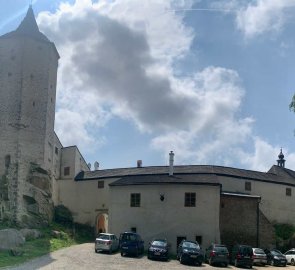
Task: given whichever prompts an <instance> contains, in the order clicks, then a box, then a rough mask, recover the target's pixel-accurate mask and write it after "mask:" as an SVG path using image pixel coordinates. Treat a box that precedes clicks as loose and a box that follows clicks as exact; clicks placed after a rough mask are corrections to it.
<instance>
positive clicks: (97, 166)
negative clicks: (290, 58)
mask: <svg viewBox="0 0 295 270" xmlns="http://www.w3.org/2000/svg"><path fill="white" fill-rule="evenodd" d="M94 170H95V171H97V170H99V163H98V162H97V161H95V162H94Z"/></svg>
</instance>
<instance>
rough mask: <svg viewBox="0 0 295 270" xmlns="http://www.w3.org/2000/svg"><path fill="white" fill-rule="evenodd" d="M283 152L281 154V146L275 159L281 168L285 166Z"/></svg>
mask: <svg viewBox="0 0 295 270" xmlns="http://www.w3.org/2000/svg"><path fill="white" fill-rule="evenodd" d="M284 157H285V156H284V154H283V150H282V148H281V152H280V153H279V155H278V158H279V159H278V160H277V162H278V166H279V167H283V168H285V161H286V160H285V159H284Z"/></svg>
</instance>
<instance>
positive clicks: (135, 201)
mask: <svg viewBox="0 0 295 270" xmlns="http://www.w3.org/2000/svg"><path fill="white" fill-rule="evenodd" d="M130 206H131V207H140V193H131V196H130Z"/></svg>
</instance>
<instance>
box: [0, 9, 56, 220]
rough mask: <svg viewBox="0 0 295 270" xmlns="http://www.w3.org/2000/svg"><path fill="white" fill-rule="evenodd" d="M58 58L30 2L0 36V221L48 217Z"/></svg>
mask: <svg viewBox="0 0 295 270" xmlns="http://www.w3.org/2000/svg"><path fill="white" fill-rule="evenodd" d="M58 59H59V54H58V52H57V50H56V48H55V45H54V44H53V43H52V42H50V41H49V40H48V38H47V37H46V36H45V35H43V34H42V33H41V32H40V31H39V28H38V26H37V23H36V20H35V16H34V13H33V10H32V7H31V6H30V7H29V9H28V11H27V14H26V16H25V18H24V19H23V21H22V22H21V24H20V25H19V27H18V28H17V29H16V30H15V31H12V32H10V33H7V34H5V35H3V36H0V220H5V219H6V220H8V221H10V222H13V223H17V224H22V225H26V224H27V225H31V224H34V225H36V224H42V222H48V221H49V220H50V219H51V218H52V214H53V203H52V179H53V175H52V170H53V166H54V165H53V159H54V157H53V155H54V151H56V149H55V146H54V144H55V142H54V140H55V137H56V135H55V133H54V116H55V96H56V75H57V67H58Z"/></svg>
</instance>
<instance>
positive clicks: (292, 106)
mask: <svg viewBox="0 0 295 270" xmlns="http://www.w3.org/2000/svg"><path fill="white" fill-rule="evenodd" d="M289 109H290V110H291V111H293V112H295V94H294V96H293V97H292V101H291V103H290V104H289Z"/></svg>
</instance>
